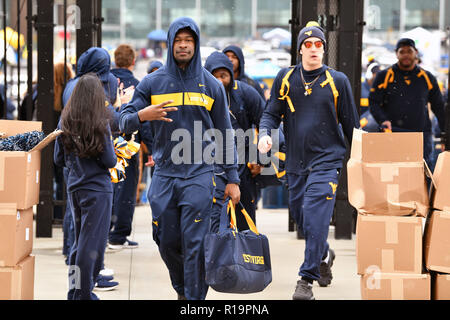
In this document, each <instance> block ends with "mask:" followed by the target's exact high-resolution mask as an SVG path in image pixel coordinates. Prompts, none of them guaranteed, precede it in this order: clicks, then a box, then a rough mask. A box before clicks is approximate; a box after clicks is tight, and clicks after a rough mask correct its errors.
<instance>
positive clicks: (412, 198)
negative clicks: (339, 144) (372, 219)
mask: <svg viewBox="0 0 450 320" xmlns="http://www.w3.org/2000/svg"><path fill="white" fill-rule="evenodd" d="M347 169H348V199H349V202H350V203H351V204H352V206H353V207H355V208H356V209H357V210H358V211H359V212H361V213H366V214H367V213H370V214H376V215H390V216H394V215H395V216H408V215H419V216H423V217H426V215H427V213H428V209H429V197H428V190H427V185H426V180H425V171H424V170H425V166H424V162H423V137H422V133H421V132H420V133H418V132H397V133H369V132H364V131H362V130H358V129H354V131H353V141H352V147H351V155H350V159H349V161H348V163H347Z"/></svg>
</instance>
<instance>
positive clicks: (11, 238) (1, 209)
mask: <svg viewBox="0 0 450 320" xmlns="http://www.w3.org/2000/svg"><path fill="white" fill-rule="evenodd" d="M0 243H1V245H0V267H13V266H15V265H16V264H17V263H19V262H20V261H22V260H23V259H24V258H25V257H27V256H29V255H30V254H31V252H32V250H33V208H29V209H27V210H17V206H16V205H15V204H5V203H0Z"/></svg>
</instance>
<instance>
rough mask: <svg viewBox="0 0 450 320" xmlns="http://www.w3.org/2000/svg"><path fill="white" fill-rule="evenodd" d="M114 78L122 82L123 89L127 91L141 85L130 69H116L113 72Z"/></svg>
mask: <svg viewBox="0 0 450 320" xmlns="http://www.w3.org/2000/svg"><path fill="white" fill-rule="evenodd" d="M111 73H112V74H113V76H115V77H116V78H118V79H119V80H120V83H123V88H124V89H126V88H128V87H131V86H134V87H135V88H136V87H137V85H138V84H139V80H138V79H136V78H135V77H134V75H133V72H131V71H130V70H128V69H125V68H115V69H112V70H111Z"/></svg>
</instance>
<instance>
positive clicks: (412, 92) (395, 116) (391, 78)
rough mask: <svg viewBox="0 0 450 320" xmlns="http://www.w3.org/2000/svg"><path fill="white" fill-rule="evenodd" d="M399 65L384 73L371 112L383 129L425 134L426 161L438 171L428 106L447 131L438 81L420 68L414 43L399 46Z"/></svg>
mask: <svg viewBox="0 0 450 320" xmlns="http://www.w3.org/2000/svg"><path fill="white" fill-rule="evenodd" d="M395 52H396V55H397V59H398V62H397V63H395V64H393V65H392V66H391V67H389V68H387V69H384V70H382V71H380V72H379V73H378V74H377V76H376V78H375V80H374V83H373V85H372V89H371V92H370V95H369V104H370V112H371V113H372V115H373V117H374V118H375V120H376V121H377V122H378V124H379V125H380V126H383V127H386V128H387V129H389V130H391V131H392V132H399V131H400V132H401V131H403V132H405V131H406V132H408V131H410V132H412V131H414V132H423V157H424V159H425V161H426V162H427V164H428V166H429V167H430V168H433V167H434V162H433V161H432V155H433V133H432V130H431V129H432V126H431V121H430V116H429V113H428V103H430V105H431V110H432V111H433V113H434V115H435V116H436V117H437V120H438V122H439V128H440V129H441V132H444V130H445V111H444V100H443V98H442V93H441V91H440V88H439V85H438V82H437V80H436V78H435V77H434V76H433V75H432V74H431V73H430V72H429V71H426V70H424V69H422V68H421V67H419V66H417V65H416V63H417V60H416V58H417V54H418V52H417V48H416V45H415V42H414V40H412V39H409V38H402V39H400V40H398V42H397V46H396V50H395Z"/></svg>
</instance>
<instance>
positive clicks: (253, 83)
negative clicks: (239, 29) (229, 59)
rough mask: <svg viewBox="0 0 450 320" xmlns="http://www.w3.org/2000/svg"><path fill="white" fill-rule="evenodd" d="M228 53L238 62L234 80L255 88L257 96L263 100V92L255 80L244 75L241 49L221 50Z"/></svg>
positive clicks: (243, 60)
mask: <svg viewBox="0 0 450 320" xmlns="http://www.w3.org/2000/svg"><path fill="white" fill-rule="evenodd" d="M230 51H231V52H233V53H234V54H235V55H236V57H237V58H238V60H239V78H237V79H235V80H239V81H241V82H245V83H247V84H249V85H250V86H252V87H253V88H255V90H256V91H258V93H259V95H260V96H261V97H262V98H263V99H265V96H264V92H263V90H262V88H261V87H260V85H259V84H258V83H257V82H256V81H255V80H253V79H252V78H250V77H249V76H248V75H246V74H245V59H244V53H243V52H242V49H241V48H239V47H238V46H233V45H231V46H228V47H226V48H225V49H223V50H222V52H223V53H227V52H230Z"/></svg>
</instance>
